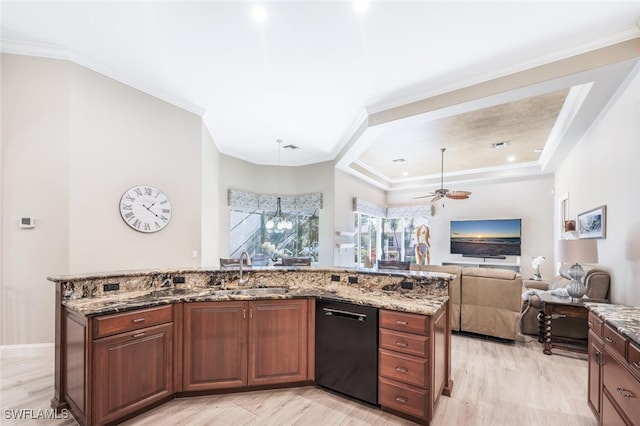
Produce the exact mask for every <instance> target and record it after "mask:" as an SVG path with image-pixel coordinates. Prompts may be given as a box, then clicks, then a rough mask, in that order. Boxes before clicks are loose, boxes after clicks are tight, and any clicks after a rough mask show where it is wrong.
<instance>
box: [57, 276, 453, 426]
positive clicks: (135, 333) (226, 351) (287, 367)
mask: <svg viewBox="0 0 640 426" xmlns="http://www.w3.org/2000/svg"><path fill="white" fill-rule="evenodd" d="M243 272H244V278H245V279H246V278H248V279H249V280H248V282H246V283H244V285H240V271H238V270H237V269H234V270H228V269H224V270H217V269H165V270H144V271H122V272H107V273H95V274H81V275H66V276H57V277H50V278H49V280H50V281H53V282H55V283H56V299H57V300H56V319H55V321H56V346H55V348H56V349H55V350H56V363H55V394H54V397H53V399H52V406H53V407H54V408H57V409H63V408H68V409H70V411H71V412H72V413H73V415H74V416H75V418H76V419H77V420H78V421H79V422H80V423H81V424H108V423H117V422H118V421H122V420H124V419H126V418H129V417H131V416H134V415H136V414H138V413H140V412H142V411H144V410H147V409H149V408H150V407H153V406H155V405H158V404H161V403H163V402H165V401H167V400H170V399H172V398H174V397H176V396H189V395H195V394H203V393H214V392H233V391H243V390H249V389H265V388H270V387H271V388H272V387H282V386H301V385H310V384H313V383H314V377H315V376H314V353H315V347H314V344H315V341H314V330H315V328H314V318H315V300H316V299H328V300H336V301H343V302H348V303H351V304H355V305H363V306H370V307H374V308H378V309H380V312H381V315H382V318H391V319H393V324H391V325H390V324H388V323H387V324H385V325H384V328H382V327H383V324H382V323H381V324H380V327H381V336H383V335H384V336H385V339H386V340H385V342H386V341H387V340H388V339H389V336H391V338H397V339H396V341H395V342H396V343H397V344H398V346H397V347H392V348H389V347H384V346H381V349H380V385H379V386H380V387H381V390H380V396H379V402H380V406H381V407H382V409H385V410H388V411H391V412H394V413H396V414H398V415H402V416H405V417H408V418H410V419H412V420H414V421H418V422H420V423H424V424H428V423H429V421H430V419H431V418H432V416H433V410H434V405H435V403H436V402H437V400H438V397H439V395H441V394H445V395H450V392H451V388H452V386H453V382H452V381H451V353H450V347H451V341H450V335H451V333H450V330H451V328H450V318H449V309H448V306H449V295H448V287H449V286H448V282H449V280H450V279H451V278H452V276H451V275H448V274H438V273H426V272H413V271H412V272H409V271H376V270H354V269H337V268H326V269H319V268H308V267H303V268H289V267H284V268H282V267H281V268H274V267H270V268H269V267H267V268H263V267H260V268H255V267H254V268H250V269H249V271H248V275H247V269H245V270H244V271H243ZM396 314H400V315H402V316H398V317H396V316H395V315H396ZM381 321H382V320H381ZM393 333H396V334H393ZM400 338H402V339H403V340H398V339H400ZM223 339H224V340H223ZM418 341H420V342H422V345H423V346H424V348H423V349H422V350H421V351H418V350H416V349H415V348H413V347H411V346H409V347H406V346H407V345H409V344H410V345H414V343H415V342H418ZM212 342H213V343H214V344H212ZM398 342H399V343H398ZM387 343H388V342H387ZM381 344H382V337H381ZM401 345H402V346H403V347H401ZM389 349H393V350H391V351H390V350H389ZM412 351H413V352H412ZM383 355H384V356H383ZM387 360H391V361H387ZM389 362H396V363H408V364H407V365H411V366H412V368H413V365H420V366H422V367H421V368H424V371H423V372H422V373H421V376H422V378H421V379H419V381H418V382H416V379H415V377H412V378H411V380H407V379H404V377H403V376H402V374H405V375H407V377H408V376H409V375H411V374H413V371H412V372H411V373H409V371H408V369H407V368H406V367H405V366H404V364H403V365H402V366H396V368H395V370H394V371H395V373H393V374H388V373H387V372H388V371H390V370H389V366H388V365H386V363H389ZM412 363H413V364H412ZM405 370H406V371H405ZM398 372H400V373H398ZM383 387H384V391H383V389H382V388H383Z"/></svg>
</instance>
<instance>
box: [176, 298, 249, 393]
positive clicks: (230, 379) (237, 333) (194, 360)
mask: <svg viewBox="0 0 640 426" xmlns="http://www.w3.org/2000/svg"><path fill="white" fill-rule="evenodd" d="M247 313H248V304H247V302H196V303H186V304H185V305H184V323H183V324H184V325H183V327H184V328H183V330H184V331H183V333H184V334H183V341H184V359H183V373H182V374H183V390H184V391H197V390H208V389H221V388H234V387H241V386H245V385H246V384H247V353H248V348H247V327H248V321H247Z"/></svg>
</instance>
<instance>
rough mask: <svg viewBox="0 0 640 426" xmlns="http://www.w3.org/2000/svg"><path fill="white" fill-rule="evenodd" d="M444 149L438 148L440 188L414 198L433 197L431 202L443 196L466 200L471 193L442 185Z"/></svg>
mask: <svg viewBox="0 0 640 426" xmlns="http://www.w3.org/2000/svg"><path fill="white" fill-rule="evenodd" d="M446 149H447V148H440V152H441V156H442V159H441V168H440V189H436V190H435V191H434V192H433V194H427V195H423V196H421V197H415V198H414V200H417V199H419V198H427V197H433V198H431V203H435V202H436V201H438V200H439V199H441V198H445V197H446V198H450V199H452V200H466V199H467V198H469V195H471V192H469V191H449V190H448V189H446V188H445V187H444V152H445V150H446Z"/></svg>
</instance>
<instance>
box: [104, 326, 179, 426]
mask: <svg viewBox="0 0 640 426" xmlns="http://www.w3.org/2000/svg"><path fill="white" fill-rule="evenodd" d="M172 330H173V324H172V323H169V324H162V325H157V326H154V327H148V328H142V329H140V330H135V331H130V332H127V333H122V334H116V335H114V336H110V337H105V338H103V339H98V340H95V341H94V342H93V360H94V361H93V380H92V382H93V389H92V390H93V392H92V394H93V396H92V398H93V416H92V417H93V421H94V424H103V423H107V422H111V421H113V420H116V419H118V418H119V417H122V416H124V415H126V414H129V413H132V412H134V411H137V410H139V409H141V408H144V407H146V406H148V405H149V404H152V403H154V402H156V401H160V400H162V399H164V398H168V397H169V396H170V395H171V394H172V393H173V382H172V377H173V369H172V365H173V364H172V354H173V333H172Z"/></svg>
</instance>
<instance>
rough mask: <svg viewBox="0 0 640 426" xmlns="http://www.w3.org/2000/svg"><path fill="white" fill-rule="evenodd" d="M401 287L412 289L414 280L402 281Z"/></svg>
mask: <svg viewBox="0 0 640 426" xmlns="http://www.w3.org/2000/svg"><path fill="white" fill-rule="evenodd" d="M400 288H404V289H405V290H412V289H413V281H400Z"/></svg>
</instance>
